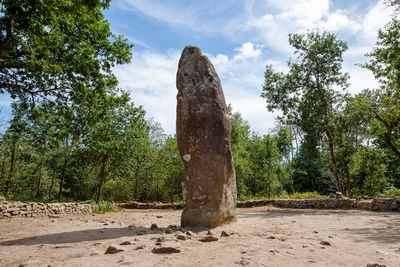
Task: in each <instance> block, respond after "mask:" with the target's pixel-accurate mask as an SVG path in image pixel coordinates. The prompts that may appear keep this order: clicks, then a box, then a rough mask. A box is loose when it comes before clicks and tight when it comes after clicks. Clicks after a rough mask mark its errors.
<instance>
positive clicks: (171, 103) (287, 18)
mask: <svg viewBox="0 0 400 267" xmlns="http://www.w3.org/2000/svg"><path fill="white" fill-rule="evenodd" d="M214 2H215V1H214ZM214 2H213V1H211V0H210V1H208V0H205V3H202V4H201V5H200V4H199V2H190V3H186V4H184V5H183V4H182V3H179V1H177V0H172V1H159V0H152V1H139V0H123V1H121V2H119V3H120V5H121V6H124V7H125V8H130V9H134V10H137V11H140V12H142V13H144V14H146V15H147V16H150V17H152V18H154V19H156V20H158V21H160V22H163V23H167V24H169V25H171V26H172V27H174V28H176V29H178V30H187V29H189V30H190V31H195V32H201V33H206V34H217V35H218V36H219V38H226V37H228V38H230V40H231V41H233V42H234V43H238V44H240V45H238V47H237V48H236V49H234V50H232V51H224V50H223V48H221V51H224V52H223V53H222V52H221V53H219V54H216V55H208V56H209V57H210V60H211V61H212V62H213V64H214V66H215V68H216V71H217V73H218V74H219V76H220V79H221V82H222V86H223V88H224V93H225V97H226V102H227V103H231V104H232V106H233V109H234V111H238V112H240V113H241V114H242V116H243V117H244V119H246V120H248V121H249V122H250V125H251V126H252V129H253V130H255V131H258V132H260V133H266V132H267V131H268V129H270V128H271V127H273V122H274V120H273V114H271V113H269V112H267V109H266V108H265V100H264V99H262V98H261V97H260V94H261V89H262V83H263V72H264V69H265V65H267V64H272V65H273V67H274V69H275V70H278V71H284V72H285V71H287V68H288V67H287V64H286V61H287V60H288V59H289V58H290V57H294V56H293V49H292V48H291V47H290V46H289V44H288V34H289V33H304V32H306V31H307V30H319V31H322V30H329V31H331V32H333V33H335V34H338V35H339V36H345V37H346V38H347V39H345V40H344V41H346V42H348V43H349V50H348V51H347V52H346V53H345V55H344V63H343V69H344V71H347V72H349V74H350V76H351V80H350V82H351V87H350V91H351V92H353V93H355V92H359V91H361V90H362V89H365V88H374V87H377V82H376V81H375V79H374V78H373V76H372V74H371V73H370V72H369V71H368V70H364V69H362V68H360V67H358V66H355V65H354V64H355V63H363V62H365V61H366V60H367V59H366V58H365V57H364V54H365V53H366V52H369V51H371V49H372V47H373V45H374V43H375V41H376V35H377V34H376V32H377V30H378V28H380V27H382V26H384V24H385V23H387V22H388V21H389V19H390V14H391V13H392V10H391V9H390V8H387V7H386V6H385V5H384V4H383V1H382V0H379V1H377V2H376V3H375V4H374V5H372V6H371V8H370V10H369V11H368V12H366V13H365V14H360V13H357V12H359V10H358V9H357V8H356V5H357V4H359V3H358V2H357V3H352V4H353V5H354V6H353V7H354V8H346V9H335V10H334V9H333V8H332V7H331V5H330V3H331V2H330V1H329V0H290V1H282V0H268V1H257V0H255V1H244V0H243V1H241V2H240V3H238V1H227V2H225V1H223V3H224V4H222V1H221V2H218V3H215V5H213V3H214ZM228 2H229V3H228ZM210 3H211V4H210ZM232 3H234V4H236V5H238V6H239V7H240V6H243V9H242V11H241V12H239V13H232V14H229V16H222V17H218V18H216V19H209V14H210V12H214V13H215V14H219V13H218V12H220V13H221V10H222V11H223V7H224V5H225V4H226V5H229V4H232ZM213 6H215V10H216V11H214V10H213V11H210V10H211V7H213ZM195 11H196V12H195ZM208 11H209V12H208ZM214 13H213V14H214ZM192 36H193V33H192V35H190V34H189V35H188V37H192ZM204 52H205V53H206V52H207V51H204ZM179 56H180V51H177V50H169V51H167V52H165V53H156V52H151V51H150V50H147V51H144V52H137V53H136V54H135V55H134V59H133V62H132V64H130V65H128V66H125V67H119V68H117V69H116V70H117V72H116V74H117V76H118V78H119V80H120V83H121V87H123V88H126V89H129V90H131V91H132V95H133V99H134V101H135V102H136V103H137V104H141V105H143V106H144V108H145V110H146V111H147V112H148V115H149V116H151V117H154V119H155V120H157V121H159V122H160V123H161V125H162V126H163V128H164V129H165V130H166V132H167V133H170V134H171V133H174V132H175V116H176V115H175V109H176V88H175V76H176V70H177V64H178V60H179Z"/></svg>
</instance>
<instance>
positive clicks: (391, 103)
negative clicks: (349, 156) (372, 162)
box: [362, 18, 400, 162]
mask: <svg viewBox="0 0 400 267" xmlns="http://www.w3.org/2000/svg"><path fill="white" fill-rule="evenodd" d="M367 56H369V57H370V58H371V60H370V62H369V63H366V64H364V65H362V66H363V67H364V68H367V69H369V70H371V71H372V73H373V74H374V76H375V78H376V79H377V80H378V81H379V83H380V89H379V90H374V91H371V93H370V94H371V95H372V96H371V97H370V98H369V100H370V101H369V103H368V109H369V112H370V113H371V114H372V115H373V118H374V119H375V120H376V121H377V122H379V124H380V126H381V130H379V129H377V132H378V133H379V132H380V133H381V135H382V136H383V137H384V140H385V142H386V144H387V146H388V147H389V148H390V149H391V150H392V152H393V154H394V155H395V156H396V157H397V159H398V160H399V162H400V20H398V19H396V18H393V19H392V21H391V22H390V23H389V24H387V25H386V26H385V27H384V28H383V29H380V30H379V32H378V41H377V43H376V47H375V48H374V50H373V51H372V52H371V53H369V54H367Z"/></svg>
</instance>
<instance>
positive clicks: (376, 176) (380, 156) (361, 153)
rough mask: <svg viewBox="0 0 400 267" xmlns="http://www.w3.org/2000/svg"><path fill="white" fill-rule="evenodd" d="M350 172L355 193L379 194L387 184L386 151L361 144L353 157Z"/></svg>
mask: <svg viewBox="0 0 400 267" xmlns="http://www.w3.org/2000/svg"><path fill="white" fill-rule="evenodd" d="M350 166H351V167H350V174H351V176H352V179H353V184H354V185H355V186H354V188H353V192H354V194H355V195H372V196H375V195H378V194H379V193H381V192H383V190H384V188H385V187H386V185H387V177H386V172H387V165H386V164H385V157H384V153H382V151H381V149H379V148H377V147H365V146H361V147H359V148H358V149H357V152H356V153H355V154H354V156H353V157H352V159H351V164H350Z"/></svg>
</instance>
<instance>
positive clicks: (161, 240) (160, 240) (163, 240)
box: [157, 236, 165, 243]
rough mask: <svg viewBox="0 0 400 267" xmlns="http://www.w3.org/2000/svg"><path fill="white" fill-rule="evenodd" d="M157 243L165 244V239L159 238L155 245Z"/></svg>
mask: <svg viewBox="0 0 400 267" xmlns="http://www.w3.org/2000/svg"><path fill="white" fill-rule="evenodd" d="M158 242H160V243H161V242H165V237H163V236H160V237H159V238H157V243H158Z"/></svg>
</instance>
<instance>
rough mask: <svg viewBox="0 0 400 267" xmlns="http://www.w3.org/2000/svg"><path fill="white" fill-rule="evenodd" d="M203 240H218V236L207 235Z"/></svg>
mask: <svg viewBox="0 0 400 267" xmlns="http://www.w3.org/2000/svg"><path fill="white" fill-rule="evenodd" d="M200 241H201V242H212V241H218V237H215V236H212V235H206V236H205V237H203V238H201V239H200Z"/></svg>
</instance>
